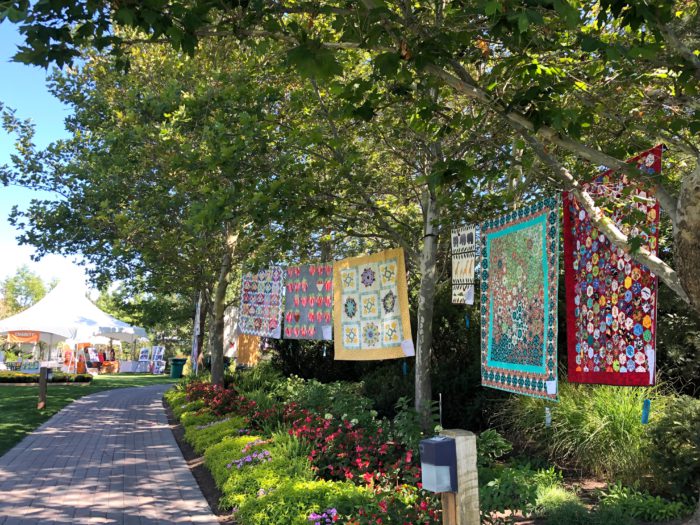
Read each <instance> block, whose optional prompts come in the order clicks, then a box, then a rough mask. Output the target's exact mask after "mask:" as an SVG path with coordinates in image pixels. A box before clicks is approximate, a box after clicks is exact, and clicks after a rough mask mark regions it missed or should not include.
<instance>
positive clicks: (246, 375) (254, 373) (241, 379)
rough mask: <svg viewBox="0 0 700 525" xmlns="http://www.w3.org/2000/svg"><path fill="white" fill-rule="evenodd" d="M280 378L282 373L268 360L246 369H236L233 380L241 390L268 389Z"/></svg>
mask: <svg viewBox="0 0 700 525" xmlns="http://www.w3.org/2000/svg"><path fill="white" fill-rule="evenodd" d="M281 380H282V374H280V372H279V370H277V368H275V367H274V366H272V364H271V363H270V362H266V361H263V362H262V363H260V364H258V365H257V366H254V367H253V368H250V369H247V370H238V371H236V374H235V378H234V382H235V386H236V388H238V389H239V390H241V391H242V392H251V391H254V390H264V391H269V390H271V389H273V388H274V387H275V386H276V385H277V384H278V383H279V382H280V381H281Z"/></svg>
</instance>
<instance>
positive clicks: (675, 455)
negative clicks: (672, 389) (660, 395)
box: [651, 396, 700, 495]
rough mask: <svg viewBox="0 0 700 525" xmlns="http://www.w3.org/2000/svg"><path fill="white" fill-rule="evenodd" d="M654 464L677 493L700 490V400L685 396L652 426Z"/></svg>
mask: <svg viewBox="0 0 700 525" xmlns="http://www.w3.org/2000/svg"><path fill="white" fill-rule="evenodd" d="M651 440H652V443H653V447H652V451H651V453H652V460H653V461H654V465H655V466H656V468H657V469H658V470H659V471H660V472H662V473H663V474H664V475H665V476H666V479H667V480H668V481H669V482H670V483H671V484H672V486H673V488H674V492H676V493H677V492H685V493H687V494H693V495H695V494H697V493H698V491H699V490H700V399H694V398H692V397H689V396H681V397H678V398H676V399H674V400H673V401H672V402H671V403H669V406H668V408H667V409H666V411H665V412H664V413H663V414H662V415H661V417H660V418H658V419H657V420H656V421H655V422H654V424H653V425H652V433H651Z"/></svg>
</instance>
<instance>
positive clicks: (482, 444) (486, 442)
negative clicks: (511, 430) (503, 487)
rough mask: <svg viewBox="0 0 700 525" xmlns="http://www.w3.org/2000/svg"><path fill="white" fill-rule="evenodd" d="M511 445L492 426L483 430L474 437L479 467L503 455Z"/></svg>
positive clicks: (511, 448) (488, 464)
mask: <svg viewBox="0 0 700 525" xmlns="http://www.w3.org/2000/svg"><path fill="white" fill-rule="evenodd" d="M511 450H513V445H512V444H511V443H510V441H508V440H507V439H505V438H504V437H503V436H501V435H500V434H499V433H498V432H497V431H495V430H494V429H492V428H489V429H488V430H484V431H483V432H482V433H481V434H479V436H478V437H477V439H476V454H477V456H476V462H477V465H478V466H479V467H487V466H490V465H493V463H494V462H495V461H496V460H497V459H498V458H500V457H503V456H505V455H506V454H508V453H509V452H510V451H511Z"/></svg>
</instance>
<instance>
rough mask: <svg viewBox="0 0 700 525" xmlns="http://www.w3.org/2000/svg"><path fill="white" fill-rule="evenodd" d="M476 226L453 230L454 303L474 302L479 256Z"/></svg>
mask: <svg viewBox="0 0 700 525" xmlns="http://www.w3.org/2000/svg"><path fill="white" fill-rule="evenodd" d="M477 255H478V254H477V234H476V226H475V225H470V226H463V227H461V228H455V229H453V230H452V303H453V304H474V266H475V265H476V258H477Z"/></svg>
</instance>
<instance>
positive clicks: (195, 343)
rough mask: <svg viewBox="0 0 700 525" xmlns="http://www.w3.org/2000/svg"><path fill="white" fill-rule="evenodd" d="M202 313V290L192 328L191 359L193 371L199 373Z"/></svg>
mask: <svg viewBox="0 0 700 525" xmlns="http://www.w3.org/2000/svg"><path fill="white" fill-rule="evenodd" d="M201 315H202V292H200V293H199V297H198V299H197V309H196V310H195V313H194V328H193V329H192V356H191V357H190V361H191V363H192V373H193V374H197V358H198V357H199V355H198V354H199V335H200V334H199V325H200V322H201Z"/></svg>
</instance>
